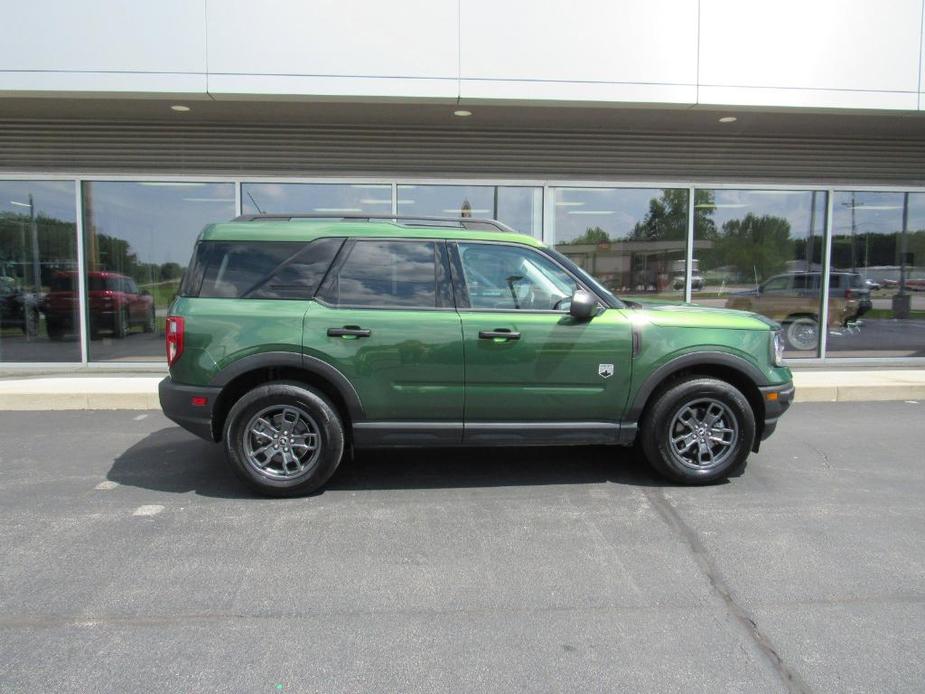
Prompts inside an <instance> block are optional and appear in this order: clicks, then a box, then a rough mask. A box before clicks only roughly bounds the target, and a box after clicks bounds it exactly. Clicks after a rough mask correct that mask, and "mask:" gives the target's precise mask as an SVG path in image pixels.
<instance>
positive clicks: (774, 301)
mask: <svg viewBox="0 0 925 694" xmlns="http://www.w3.org/2000/svg"><path fill="white" fill-rule="evenodd" d="M798 304H799V297H798V296H797V295H796V294H795V292H794V289H793V277H792V276H790V275H778V276H776V277H772V278H771V279H769V280H768V281H767V282H765V283H764V284H763V285H761V290H760V292H759V294H758V296H757V297H755V304H754V306H753V307H752V309H751V310H752V311H754V312H755V313H760V314H761V315H763V316H767V317H768V318H771V319H773V320H782V319H783V318H785V317H786V316H788V315H790V313H792V312H793V309H794V307H796V306H797V305H798Z"/></svg>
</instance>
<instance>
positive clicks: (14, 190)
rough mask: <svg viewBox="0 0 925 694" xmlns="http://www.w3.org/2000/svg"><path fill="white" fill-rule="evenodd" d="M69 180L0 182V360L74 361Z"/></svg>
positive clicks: (73, 227) (73, 215) (73, 229)
mask: <svg viewBox="0 0 925 694" xmlns="http://www.w3.org/2000/svg"><path fill="white" fill-rule="evenodd" d="M76 210H77V206H76V202H75V199H74V182H73V181H0V362H77V361H80V341H79V340H80V321H79V320H78V315H79V311H78V300H77V292H76V287H74V286H73V285H74V284H76V277H77V274H76V273H77V211H76Z"/></svg>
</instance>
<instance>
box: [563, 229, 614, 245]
mask: <svg viewBox="0 0 925 694" xmlns="http://www.w3.org/2000/svg"><path fill="white" fill-rule="evenodd" d="M609 241H610V236H609V235H608V234H607V232H606V231H604V230H603V229H601V228H600V227H597V226H595V227H588V229H587V230H586V231H585V233H584V234H582V235H581V236H579V237H577V238H574V239H572V240H571V241H569V242H568V243H569V244H572V245H578V244H587V243H590V244H598V243H608V242H609Z"/></svg>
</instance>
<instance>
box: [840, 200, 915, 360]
mask: <svg viewBox="0 0 925 694" xmlns="http://www.w3.org/2000/svg"><path fill="white" fill-rule="evenodd" d="M831 265H832V267H831V270H830V271H829V274H830V280H829V326H830V327H829V335H828V340H827V344H828V348H827V355H828V356H830V357H925V193H902V192H896V193H879V192H877V193H871V192H853V191H840V192H837V193H835V197H834V200H833V206H832V257H831Z"/></svg>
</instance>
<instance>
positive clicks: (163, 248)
mask: <svg viewBox="0 0 925 694" xmlns="http://www.w3.org/2000/svg"><path fill="white" fill-rule="evenodd" d="M83 186H84V187H83V196H84V215H85V217H86V220H85V230H84V231H85V233H86V234H90V233H92V232H93V231H95V232H96V233H98V234H106V235H108V236H113V237H115V238H119V239H123V240H125V241H127V242H128V244H129V246H130V249H131V251H133V252H134V253H136V254H137V256H138V261H139V262H142V263H157V264H162V263H168V262H173V263H179V264H180V265H182V266H184V267H185V266H186V264H187V262H188V261H189V259H190V254H191V253H192V250H193V243H194V241H195V239H196V236H197V235H198V234H199V232H200V231H202V228H203V227H204V226H205V225H207V224H211V223H213V222H221V221H227V220H229V219H232V218H233V217H234V184H232V183H169V182H156V181H146V182H130V181H92V182H89V181H88V182H84V184H83Z"/></svg>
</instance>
